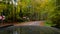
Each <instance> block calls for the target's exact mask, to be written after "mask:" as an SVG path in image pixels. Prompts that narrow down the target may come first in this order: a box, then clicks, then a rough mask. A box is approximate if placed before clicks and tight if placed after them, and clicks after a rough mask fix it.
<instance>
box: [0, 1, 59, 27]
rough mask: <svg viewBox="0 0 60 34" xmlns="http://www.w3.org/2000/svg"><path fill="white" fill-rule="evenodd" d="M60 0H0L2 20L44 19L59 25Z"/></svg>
mask: <svg viewBox="0 0 60 34" xmlns="http://www.w3.org/2000/svg"><path fill="white" fill-rule="evenodd" d="M59 11H60V0H0V16H1V15H4V16H5V20H4V21H3V22H7V23H9V22H24V21H46V23H48V24H51V25H53V26H58V27H60V12H59Z"/></svg>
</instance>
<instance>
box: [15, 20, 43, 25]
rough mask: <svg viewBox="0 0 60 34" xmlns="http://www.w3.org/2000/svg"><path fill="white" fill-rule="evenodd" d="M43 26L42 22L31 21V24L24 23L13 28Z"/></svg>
mask: <svg viewBox="0 0 60 34" xmlns="http://www.w3.org/2000/svg"><path fill="white" fill-rule="evenodd" d="M28 25H31V26H44V21H32V22H24V23H18V24H14V26H28Z"/></svg>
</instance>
